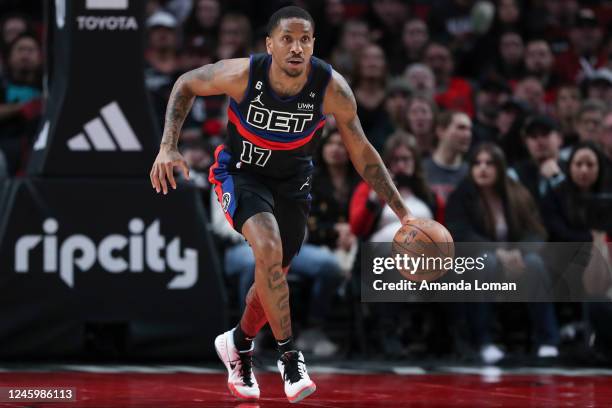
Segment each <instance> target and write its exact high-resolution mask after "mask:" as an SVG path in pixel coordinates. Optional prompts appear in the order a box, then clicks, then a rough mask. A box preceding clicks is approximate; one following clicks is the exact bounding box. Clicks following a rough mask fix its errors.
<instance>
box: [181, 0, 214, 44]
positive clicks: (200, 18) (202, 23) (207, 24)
mask: <svg viewBox="0 0 612 408" xmlns="http://www.w3.org/2000/svg"><path fill="white" fill-rule="evenodd" d="M220 19H221V4H220V3H219V0H195V1H194V6H193V9H192V10H191V14H190V15H189V17H188V18H187V21H186V22H185V38H186V42H187V43H188V44H193V46H195V47H200V46H205V47H207V48H208V49H214V48H216V45H217V35H218V32H219V21H220Z"/></svg>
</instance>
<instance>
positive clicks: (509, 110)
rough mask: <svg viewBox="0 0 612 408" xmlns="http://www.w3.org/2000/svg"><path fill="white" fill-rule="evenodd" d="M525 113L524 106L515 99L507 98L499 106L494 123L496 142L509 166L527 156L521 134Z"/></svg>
mask: <svg viewBox="0 0 612 408" xmlns="http://www.w3.org/2000/svg"><path fill="white" fill-rule="evenodd" d="M526 115H527V108H526V106H525V105H524V104H523V103H521V102H519V101H517V100H514V99H509V100H507V101H506V102H504V104H503V105H501V106H500V109H499V114H498V115H497V119H496V121H495V124H496V126H497V131H498V134H499V138H498V144H499V146H500V147H501V148H502V150H503V151H504V154H505V156H506V161H507V163H508V165H509V166H514V165H515V164H516V163H517V162H520V161H522V160H525V159H527V157H529V154H528V153H527V148H526V147H525V143H524V142H523V138H522V136H521V131H522V129H523V124H524V123H525V118H526Z"/></svg>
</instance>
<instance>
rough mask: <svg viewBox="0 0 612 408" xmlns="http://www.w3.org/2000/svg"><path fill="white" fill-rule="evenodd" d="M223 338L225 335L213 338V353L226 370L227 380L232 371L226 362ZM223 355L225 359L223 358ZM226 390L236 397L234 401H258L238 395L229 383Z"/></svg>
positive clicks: (225, 347)
mask: <svg viewBox="0 0 612 408" xmlns="http://www.w3.org/2000/svg"><path fill="white" fill-rule="evenodd" d="M224 337H225V334H220V335H218V336H217V337H216V338H215V351H216V352H217V356H218V357H219V360H221V362H222V363H223V365H224V366H225V369H226V370H227V377H228V378H229V376H230V374H231V373H232V371H231V368H230V366H229V362H228V361H226V360H227V342H226V340H225V338H224ZM224 355H225V357H223V356H224ZM227 389H228V390H229V391H230V393H231V394H232V395H233V396H234V397H236V399H239V400H243V401H252V400H258V399H259V397H249V396H247V395H242V394H240V393H239V392H238V390H237V389H236V387H234V385H233V384H232V383H229V382H228V383H227Z"/></svg>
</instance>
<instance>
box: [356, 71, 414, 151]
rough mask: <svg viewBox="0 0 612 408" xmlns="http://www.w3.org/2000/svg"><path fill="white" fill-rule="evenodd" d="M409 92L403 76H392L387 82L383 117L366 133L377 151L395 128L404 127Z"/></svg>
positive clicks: (408, 86)
mask: <svg viewBox="0 0 612 408" xmlns="http://www.w3.org/2000/svg"><path fill="white" fill-rule="evenodd" d="M411 94H412V92H411V89H410V85H409V84H408V81H406V80H405V79H404V78H401V77H400V78H393V79H391V80H390V81H389V82H388V85H387V94H386V96H385V112H386V116H385V119H384V120H381V121H380V122H378V123H376V124H375V125H374V127H373V128H371V129H370V131H369V132H368V133H367V136H368V140H370V143H372V145H373V146H374V148H376V150H377V151H378V152H382V151H383V147H384V145H385V141H386V140H387V138H388V137H389V135H390V134H391V133H393V132H394V131H395V129H402V128H405V127H406V108H407V105H408V99H409V98H410V96H411Z"/></svg>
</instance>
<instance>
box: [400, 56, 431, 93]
mask: <svg viewBox="0 0 612 408" xmlns="http://www.w3.org/2000/svg"><path fill="white" fill-rule="evenodd" d="M404 78H406V80H407V81H408V84H409V85H410V88H411V89H412V92H413V93H414V94H419V95H422V96H424V97H425V98H428V99H431V100H433V99H434V96H435V94H436V77H435V76H434V74H433V71H432V70H431V69H430V68H429V67H428V66H427V65H425V64H412V65H409V66H408V67H407V68H406V71H405V72H404Z"/></svg>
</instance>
